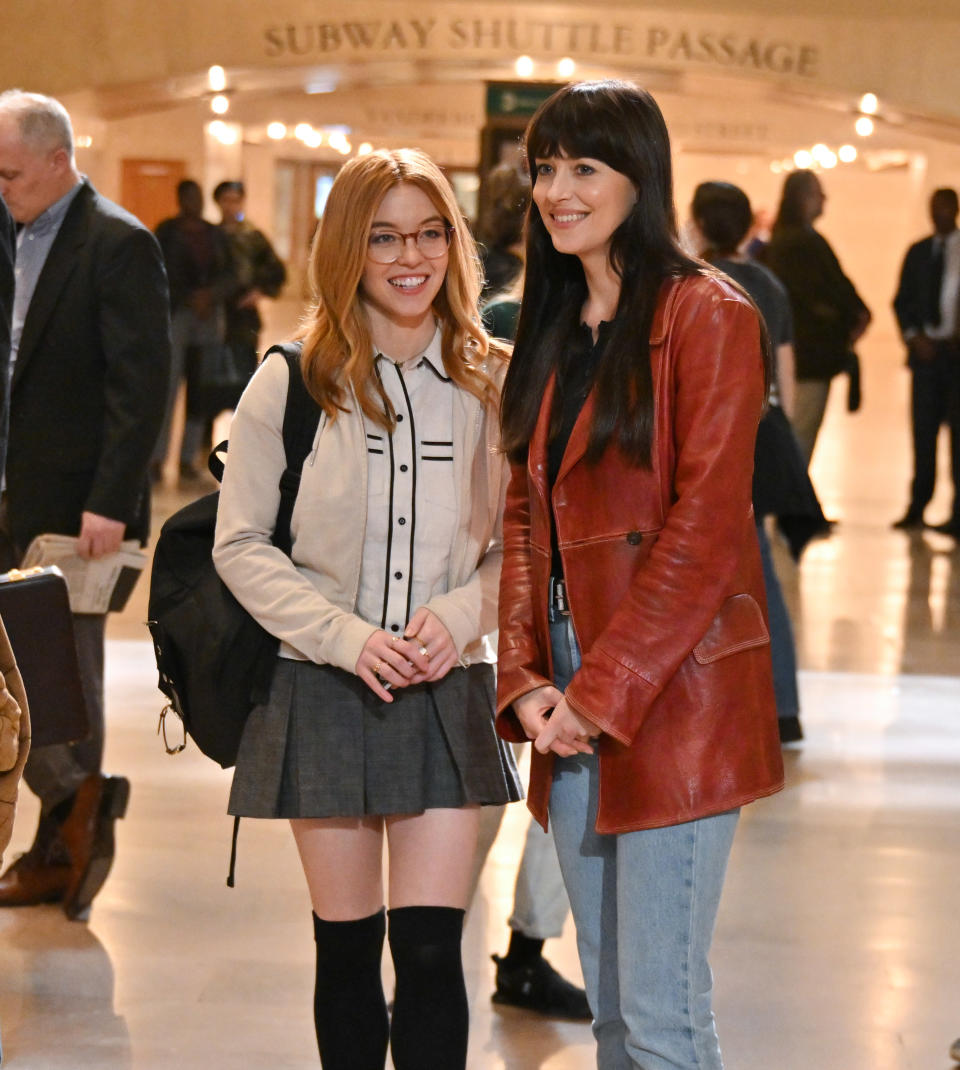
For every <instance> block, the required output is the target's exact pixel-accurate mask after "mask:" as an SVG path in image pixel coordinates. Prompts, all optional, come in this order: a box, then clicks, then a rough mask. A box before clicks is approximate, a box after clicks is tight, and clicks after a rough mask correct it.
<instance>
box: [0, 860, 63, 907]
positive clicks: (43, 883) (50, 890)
mask: <svg viewBox="0 0 960 1070" xmlns="http://www.w3.org/2000/svg"><path fill="white" fill-rule="evenodd" d="M69 878H70V867H69V866H65V865H51V864H50V863H48V862H46V861H45V860H44V858H43V856H42V855H41V854H40V853H39V852H34V851H28V852H27V853H26V854H24V855H21V856H20V857H19V858H18V859H17V860H16V861H15V862H14V863H13V864H12V865H11V866H9V867H8V869H7V871H6V873H4V875H3V876H2V877H0V907H32V906H36V905H37V904H38V903H59V902H60V901H61V900H62V899H63V897H64V895H65V893H66V890H67V881H68V880H69Z"/></svg>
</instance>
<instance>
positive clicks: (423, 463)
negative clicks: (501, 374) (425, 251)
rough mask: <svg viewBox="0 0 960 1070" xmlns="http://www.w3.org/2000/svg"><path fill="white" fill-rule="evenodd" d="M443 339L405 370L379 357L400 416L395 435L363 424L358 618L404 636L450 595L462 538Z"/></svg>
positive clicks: (438, 338) (451, 388)
mask: <svg viewBox="0 0 960 1070" xmlns="http://www.w3.org/2000/svg"><path fill="white" fill-rule="evenodd" d="M440 342H441V333H440V331H439V329H438V330H437V332H436V333H435V334H434V336H433V339H432V340H431V342H430V345H429V346H427V348H426V350H425V351H424V352H423V353H422V354H421V355H420V356H418V357H414V358H412V359H410V360H407V361H405V362H403V363H402V364H400V363H397V362H396V361H394V360H392V359H391V358H390V357H389V356H387V355H386V354H378V356H377V357H376V360H375V368H376V373H377V375H378V376H379V378H380V382H381V384H382V385H383V390H384V393H385V394H386V395H387V397H388V398H389V399H390V402H391V404H392V405H393V409H394V412H395V413H396V418H397V423H396V427H395V428H394V430H393V433H392V434H391V433H389V432H387V431H386V430H384V428H383V427H381V426H380V425H379V424H376V423H374V422H373V421H372V420H370V419H369V418H368V417H367V416H364V429H365V431H366V438H367V524H366V532H365V537H364V543H363V561H362V564H361V569H360V588H359V593H358V597H357V613H358V615H359V616H360V617H362V618H363V619H364V620H366V621H368V622H369V623H370V624H374V625H376V626H377V627H378V628H383V629H384V630H385V631H386V632H387V633H389V634H391V635H402V634H403V630H404V628H405V627H406V625H407V622H408V621H409V620H410V617H411V616H412V615H413V613H414V612H415V610H416V609H417V608H419V607H420V606H422V605H424V604H425V603H426V602H428V601H429V600H430V598H432V597H433V596H434V595H436V594H442V593H444V592H445V591H446V584H447V574H448V569H449V563H450V549H451V546H452V544H453V539H454V534H455V532H456V530H457V523H458V518H457V508H458V500H459V498H458V495H457V490H456V487H455V486H454V481H453V468H454V466H453V400H454V390H455V389H456V388H455V387H454V385H453V383H452V381H451V380H450V378H449V377H448V376H447V375H446V373H445V371H444V366H443V357H442V352H441V345H440Z"/></svg>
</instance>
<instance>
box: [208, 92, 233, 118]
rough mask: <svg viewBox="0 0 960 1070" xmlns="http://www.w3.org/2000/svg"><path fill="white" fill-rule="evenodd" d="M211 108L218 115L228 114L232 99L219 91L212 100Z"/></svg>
mask: <svg viewBox="0 0 960 1070" xmlns="http://www.w3.org/2000/svg"><path fill="white" fill-rule="evenodd" d="M210 110H211V111H212V112H215V113H216V114H217V115H226V114H227V112H228V111H229V110H230V101H229V100H228V99H227V98H226V97H225V96H224V95H223V94H222V93H218V94H217V95H216V96H215V97H214V98H213V100H211V101H210Z"/></svg>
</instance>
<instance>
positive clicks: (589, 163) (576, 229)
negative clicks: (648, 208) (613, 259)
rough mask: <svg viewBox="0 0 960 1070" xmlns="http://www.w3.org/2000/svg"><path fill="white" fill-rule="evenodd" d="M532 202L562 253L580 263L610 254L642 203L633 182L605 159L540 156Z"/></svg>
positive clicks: (556, 246) (537, 162)
mask: <svg viewBox="0 0 960 1070" xmlns="http://www.w3.org/2000/svg"><path fill="white" fill-rule="evenodd" d="M533 200H534V202H535V204H536V206H537V208H539V210H540V217H541V219H542V220H543V224H544V226H545V227H546V228H547V231H548V232H549V234H550V237H551V239H552V241H553V245H554V248H555V249H556V250H557V252H559V253H568V254H570V255H572V256H576V257H579V258H580V260H581V261H585V260H589V259H595V258H599V257H603V258H604V259H606V258H607V257H608V256H609V253H610V241H611V238H612V237H613V233H614V231H615V230H616V229H617V228H618V227H619V226H620V224H621V223H622V222H623V221H624V219H626V218H627V215H628V214H629V213H630V210H631V209H632V208H633V206H634V204H635V203H636V200H637V191H636V188H635V187H634V185H633V182H631V180H630V179H629V178H628V177H627V176H626V175H625V174H622V173H621V172H620V171H615V170H614V169H613V168H612V167H609V166H608V165H607V164H605V163H601V161H600V160H594V159H590V158H588V157H570V156H562V155H555V156H545V157H537V161H536V180H535V183H534V186H533Z"/></svg>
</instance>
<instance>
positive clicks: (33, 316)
mask: <svg viewBox="0 0 960 1070" xmlns="http://www.w3.org/2000/svg"><path fill="white" fill-rule="evenodd" d="M92 202H93V188H92V187H91V186H90V184H89V183H88V182H87V181H86V179H84V181H83V188H82V189H81V190H80V191H79V193H78V194H77V195H76V197H75V198H74V200H73V203H72V204H71V205H70V208H69V210H68V211H67V215H66V218H65V219H64V221H63V223H62V224H61V225H60V230H59V231H58V233H57V236H56V238H55V239H54V241H53V245H52V246H51V247H50V252H49V253H48V254H47V259H46V262H45V263H44V265H43V270H42V271H41V272H40V278H39V279H38V280H37V288H36V289H35V290H34V291H33V297H32V298H31V299H30V307H29V308H28V309H27V318H26V320H25V321H24V324H23V335H22V337H21V339H20V348H19V351H18V352H17V361H16V364H15V365H14V369H13V383H12V385H13V386H14V387H15V386H16V385H17V381H18V380H19V379H20V378H21V377H22V375H23V372H24V369H25V368H26V366H27V364H28V363H29V361H30V358H31V357H32V356H33V354H34V351H35V349H36V346H37V343H38V342H39V340H40V338H41V336H42V334H43V329H44V327H45V326H46V324H47V321H48V320H49V319H50V316H51V314H52V313H53V311H54V309H55V308H56V307H57V302H58V301H59V299H60V295H61V293H62V292H63V288H64V286H65V285H66V283H67V280H68V279H69V278H70V276H71V275H72V274H73V272H74V270H75V269H76V266H77V260H78V253H79V250H80V249H81V248H82V247H83V245H84V244H85V243H86V240H87V236H88V234H89V229H90V208H91V205H92Z"/></svg>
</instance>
